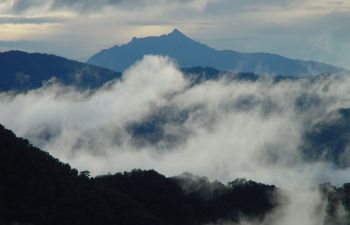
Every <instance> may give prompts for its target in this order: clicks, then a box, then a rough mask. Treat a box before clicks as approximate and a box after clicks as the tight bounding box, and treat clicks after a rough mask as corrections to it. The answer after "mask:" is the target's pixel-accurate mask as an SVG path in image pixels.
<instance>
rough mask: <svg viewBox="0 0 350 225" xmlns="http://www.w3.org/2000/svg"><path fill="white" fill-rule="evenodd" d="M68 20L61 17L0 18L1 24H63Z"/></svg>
mask: <svg viewBox="0 0 350 225" xmlns="http://www.w3.org/2000/svg"><path fill="white" fill-rule="evenodd" d="M65 21H66V19H64V18H61V17H25V16H16V17H8V16H0V24H43V23H62V22H65Z"/></svg>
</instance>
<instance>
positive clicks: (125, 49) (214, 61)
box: [87, 29, 348, 76]
mask: <svg viewBox="0 0 350 225" xmlns="http://www.w3.org/2000/svg"><path fill="white" fill-rule="evenodd" d="M147 54H155V55H164V56H169V57H171V58H173V59H175V61H176V62H177V63H178V64H179V67H181V68H189V67H197V66H202V67H213V68H216V69H218V70H224V71H232V72H252V73H257V74H262V75H264V74H272V75H289V76H291V75H293V76H303V75H310V74H312V75H317V74H324V73H346V72H348V71H347V70H346V69H343V68H340V67H336V66H332V65H328V64H325V63H320V62H316V61H311V60H309V61H306V60H299V59H289V58H287V57H284V56H280V55H277V54H272V53H261V52H257V53H240V52H237V51H234V50H216V49H214V48H211V47H209V46H208V45H206V44H202V43H200V42H198V41H195V40H193V39H191V38H189V37H187V36H186V35H185V34H183V33H182V32H181V31H179V30H178V29H174V30H173V31H172V32H171V33H168V34H163V35H160V36H148V37H142V38H136V37H134V38H133V39H132V40H131V41H130V42H128V43H126V44H123V45H115V46H113V47H111V48H107V49H103V50H102V51H100V52H98V53H96V54H94V55H93V56H92V57H91V58H90V59H89V60H88V61H87V63H89V64H92V65H97V66H100V67H104V68H108V69H111V70H113V71H123V70H125V69H126V68H128V67H129V66H130V65H132V64H133V63H135V62H136V61H138V60H140V59H142V57H143V56H144V55H147Z"/></svg>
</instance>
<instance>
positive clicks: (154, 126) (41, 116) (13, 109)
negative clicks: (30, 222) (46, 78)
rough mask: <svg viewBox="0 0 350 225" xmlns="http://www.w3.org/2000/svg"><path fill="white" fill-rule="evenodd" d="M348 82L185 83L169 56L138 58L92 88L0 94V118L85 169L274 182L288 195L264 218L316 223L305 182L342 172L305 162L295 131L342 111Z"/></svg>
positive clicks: (314, 198)
mask: <svg viewBox="0 0 350 225" xmlns="http://www.w3.org/2000/svg"><path fill="white" fill-rule="evenodd" d="M349 85H350V80H349V79H348V78H339V77H338V78H335V77H323V78H322V77H320V78H319V79H297V80H284V81H280V82H277V83H276V82H275V81H273V80H272V79H269V78H262V79H260V80H258V81H255V82H252V81H244V80H240V81H239V80H231V79H228V78H226V77H223V78H222V79H220V80H210V81H206V82H203V83H200V84H197V85H194V86H193V85H191V83H190V81H189V80H188V79H187V78H186V77H185V76H184V75H183V74H182V73H181V72H180V70H179V69H177V67H176V65H175V64H174V62H172V61H171V60H170V59H168V58H164V57H158V56H146V57H145V58H144V59H143V60H142V61H140V62H138V63H136V64H135V65H134V66H132V67H131V68H129V69H128V70H127V71H126V72H125V73H124V74H123V77H122V79H121V80H116V81H113V82H111V83H109V84H107V85H106V86H105V87H103V88H101V89H99V90H97V91H94V92H89V91H87V92H81V91H77V90H75V89H74V88H72V87H63V86H61V85H59V84H50V85H47V86H45V87H43V88H41V89H37V90H33V91H29V92H28V93H19V94H15V93H1V94H0V109H1V110H0V123H2V124H4V125H5V126H6V127H7V128H9V129H12V130H13V131H14V132H15V133H16V134H17V135H19V136H23V137H26V138H28V139H29V140H30V141H31V142H32V143H33V144H34V145H37V146H38V147H40V148H42V149H44V150H46V151H48V152H50V153H51V154H52V155H54V156H56V157H58V158H59V159H60V160H62V161H65V162H68V163H70V164H71V165H72V166H73V167H77V168H78V169H80V170H90V171H91V172H92V174H94V175H99V174H105V173H115V172H118V171H125V170H131V169H133V168H142V169H155V170H157V171H159V172H161V173H163V174H165V175H168V176H173V175H178V174H181V173H183V172H191V173H194V174H198V175H202V176H207V177H209V179H211V180H214V179H218V180H220V181H223V182H227V181H230V180H233V179H235V178H237V177H245V178H248V179H253V180H255V181H260V182H264V183H269V184H275V185H278V186H279V187H282V188H283V189H284V190H286V192H287V196H289V197H290V199H292V200H291V201H290V202H289V203H286V204H285V205H286V206H285V208H283V209H281V210H282V212H276V213H275V214H273V215H274V216H273V222H271V224H284V225H287V224H295V223H291V221H293V220H292V219H295V218H298V217H299V218H300V221H299V223H298V224H305V225H306V224H308V225H310V224H315V225H316V224H320V222H319V221H321V220H322V218H323V217H322V218H321V219H320V218H318V219H315V213H314V212H315V210H316V209H320V207H321V206H322V204H323V201H322V199H321V197H320V194H319V193H318V191H316V190H315V189H310V186H313V185H317V184H318V183H321V182H328V181H329V182H333V183H335V184H341V183H345V182H349V180H350V173H349V172H350V170H348V167H343V168H338V167H336V166H335V165H334V164H333V163H332V162H327V161H324V160H316V161H307V160H305V158H304V157H303V154H302V151H301V146H302V144H303V135H304V133H305V132H307V131H308V130H310V129H312V127H313V126H314V125H315V124H317V123H319V122H320V121H329V120H332V119H334V118H335V117H337V116H338V114H337V113H336V112H337V110H338V109H342V108H349V107H350V101H349V99H348V97H347V96H350V88H349ZM149 133H151V134H153V136H152V135H151V136H149V135H148V134H149ZM300 188H301V189H303V188H304V189H303V190H308V191H306V192H305V191H299V190H300ZM300 193H303V194H304V195H305V193H307V196H302V195H300ZM321 208H322V207H321ZM300 209H304V210H303V211H302V210H300ZM293 210H294V211H295V210H296V211H297V210H300V212H299V213H296V212H294V211H293ZM317 212H318V211H317ZM276 215H278V216H276ZM286 215H288V216H286ZM320 216H321V215H320ZM270 219H271V218H270Z"/></svg>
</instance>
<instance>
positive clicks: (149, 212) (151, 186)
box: [0, 125, 276, 225]
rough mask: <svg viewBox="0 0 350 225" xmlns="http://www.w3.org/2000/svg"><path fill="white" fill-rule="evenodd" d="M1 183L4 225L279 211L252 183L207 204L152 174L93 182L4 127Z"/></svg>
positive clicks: (203, 218) (170, 220)
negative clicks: (274, 209)
mask: <svg viewBox="0 0 350 225" xmlns="http://www.w3.org/2000/svg"><path fill="white" fill-rule="evenodd" d="M0 178H1V182H0V224H34V225H41V224H42V225H44V224H45V225H46V224H53V225H55V224H57V225H58V224H60V225H65V224H75V225H79V224H96V225H97V224H98V225H104V224H105V225H107V224H108V225H109V224H124V225H134V224H140V225H143V224H144V225H146V224H174V225H187V224H188V225H190V224H191V225H196V224H205V223H210V222H215V221H217V220H219V219H224V220H230V221H238V220H239V218H240V216H241V215H244V216H245V217H247V218H251V219H262V218H263V217H264V216H265V215H266V213H268V212H270V211H271V210H272V209H273V208H274V207H275V206H276V203H275V199H274V198H275V197H276V188H275V187H274V186H269V185H263V184H259V183H255V182H252V181H244V182H232V183H230V184H229V185H223V184H217V182H216V184H215V185H216V186H218V187H220V189H218V191H216V192H215V194H210V193H209V194H208V196H211V197H210V198H203V197H201V193H202V192H203V191H202V189H203V188H201V190H193V191H191V192H186V191H185V189H184V186H183V185H181V184H183V183H186V180H183V179H184V178H182V179H181V180H180V181H179V178H166V177H165V176H163V175H160V174H158V173H157V172H155V171H153V170H151V171H141V170H134V171H132V172H128V173H118V174H115V175H107V176H101V177H97V178H89V176H88V172H82V173H80V174H79V173H78V171H77V170H75V169H71V168H70V166H69V165H68V164H64V163H61V162H59V161H58V160H57V159H55V158H53V157H51V156H50V155H49V154H48V153H46V152H43V151H41V150H39V149H37V148H35V147H33V146H32V145H30V144H29V143H28V141H27V140H24V139H21V138H17V137H16V136H15V135H14V134H13V133H12V132H11V131H9V130H6V129H5V128H4V127H3V126H1V125H0ZM193 185H194V184H193V182H192V186H193ZM204 185H207V186H211V187H214V185H212V184H211V183H209V182H206V183H204ZM201 186H203V182H202V184H201ZM208 190H209V192H213V191H215V190H214V189H213V188H211V189H207V192H208Z"/></svg>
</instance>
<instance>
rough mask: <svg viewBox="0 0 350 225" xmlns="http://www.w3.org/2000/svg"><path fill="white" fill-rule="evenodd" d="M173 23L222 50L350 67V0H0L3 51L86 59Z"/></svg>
mask: <svg viewBox="0 0 350 225" xmlns="http://www.w3.org/2000/svg"><path fill="white" fill-rule="evenodd" d="M174 28H178V29H180V30H181V31H182V32H184V33H185V34H187V35H188V36H189V37H192V38H193V39H196V40H198V41H201V42H203V43H206V44H208V45H209V46H211V47H214V48H217V49H232V50H238V51H243V52H271V53H278V54H281V55H284V56H287V57H290V58H300V59H310V60H317V61H322V62H326V63H330V64H334V65H338V66H343V67H345V68H348V69H350V54H349V52H350V1H349V0H303V1H301V0H0V50H8V49H21V50H26V51H39V52H49V53H54V54H58V55H62V56H65V57H68V58H73V59H86V58H87V57H89V56H91V55H92V54H93V53H95V52H97V51H99V50H100V49H102V48H107V47H110V46H112V45H115V44H123V43H126V42H128V41H129V40H130V39H131V38H132V37H134V36H137V37H142V36H148V35H160V34H163V33H168V32H170V31H171V30H173V29H174Z"/></svg>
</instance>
